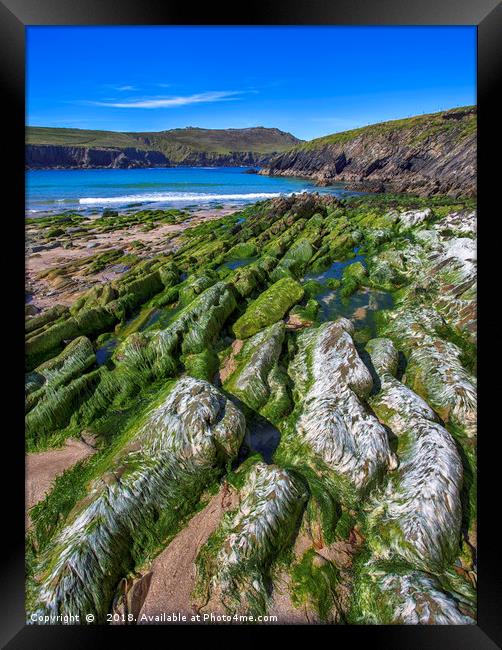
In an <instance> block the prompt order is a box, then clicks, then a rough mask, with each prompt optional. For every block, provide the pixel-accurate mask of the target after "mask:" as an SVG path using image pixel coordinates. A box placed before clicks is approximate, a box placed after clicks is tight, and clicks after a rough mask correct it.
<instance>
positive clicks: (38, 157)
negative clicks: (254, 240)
mask: <svg viewBox="0 0 502 650" xmlns="http://www.w3.org/2000/svg"><path fill="white" fill-rule="evenodd" d="M299 142H300V140H298V139H297V138H295V137H294V136H292V135H291V134H290V133H285V132H284V131H280V130H279V129H270V128H264V127H254V128H248V129H197V128H194V127H187V128H186V129H173V130H171V131H159V132H156V133H155V132H151V133H120V132H115V131H87V130H83V129H56V128H46V127H28V128H27V130H26V167H27V168H28V169H41V168H63V169H64V168H69V169H72V168H95V167H117V168H127V167H158V166H163V167H174V166H179V165H187V166H219V165H221V166H238V165H264V164H266V163H268V162H269V161H270V160H271V158H272V157H273V156H275V155H277V154H278V153H280V152H282V151H285V150H287V149H289V148H291V147H292V146H293V145H295V144H298V143H299Z"/></svg>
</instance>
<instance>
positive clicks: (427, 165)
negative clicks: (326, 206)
mask: <svg viewBox="0 0 502 650" xmlns="http://www.w3.org/2000/svg"><path fill="white" fill-rule="evenodd" d="M266 167H267V169H264V170H262V171H261V172H260V173H262V174H270V175H275V176H303V177H307V178H313V179H315V180H316V181H317V183H318V184H319V185H330V184H331V183H333V182H346V183H347V184H348V186H349V187H350V188H352V189H361V190H365V191H373V192H381V191H387V192H410V193H413V194H418V195H420V196H431V195H434V194H448V195H450V196H475V195H476V108H474V107H467V108H462V109H455V110H451V111H446V112H443V113H436V114H433V115H423V116H418V117H414V118H410V119H407V120H398V121H395V122H385V123H382V124H375V125H373V126H370V127H365V128H362V129H356V130H354V131H348V132H345V133H337V134H334V135H332V136H327V137H325V138H318V139H317V140H312V141H311V142H307V143H304V144H301V145H299V146H295V147H294V148H293V149H291V150H290V151H287V152H285V153H283V154H280V155H278V156H275V157H274V158H273V159H272V160H271V161H270V163H269V164H268V165H266Z"/></svg>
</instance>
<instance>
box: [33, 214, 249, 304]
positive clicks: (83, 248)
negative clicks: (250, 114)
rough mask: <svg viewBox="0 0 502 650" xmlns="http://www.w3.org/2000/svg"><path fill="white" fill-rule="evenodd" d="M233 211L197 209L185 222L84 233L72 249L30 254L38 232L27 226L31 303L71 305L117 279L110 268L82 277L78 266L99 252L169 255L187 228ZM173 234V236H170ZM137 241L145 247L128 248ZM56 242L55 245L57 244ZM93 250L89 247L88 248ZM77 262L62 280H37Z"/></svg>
mask: <svg viewBox="0 0 502 650" xmlns="http://www.w3.org/2000/svg"><path fill="white" fill-rule="evenodd" d="M236 211H237V209H236V208H222V209H220V210H214V209H207V210H196V211H194V212H193V213H191V214H190V216H188V217H187V219H186V220H185V221H183V222H181V223H178V224H162V225H159V226H158V227H156V228H153V229H152V230H150V231H148V232H144V231H143V226H142V225H141V224H138V225H134V226H128V227H124V228H122V229H120V230H114V231H112V232H103V233H99V232H96V233H93V232H90V231H87V232H85V233H82V234H81V236H79V235H76V236H74V237H73V238H72V247H71V248H64V247H63V242H62V241H61V242H60V243H59V245H57V246H55V247H54V248H50V249H45V250H41V251H36V252H31V248H30V247H31V246H32V245H33V243H34V241H35V242H36V239H35V240H34V237H36V233H37V229H36V228H34V227H33V226H28V227H27V229H26V233H27V247H26V248H27V249H26V261H25V286H26V291H27V292H28V293H29V294H30V296H31V297H30V303H31V304H33V305H34V306H35V307H37V308H38V309H46V308H49V307H52V306H53V305H55V304H62V305H71V304H72V303H73V302H74V301H75V300H76V299H77V298H78V297H79V296H80V295H81V294H82V293H84V292H85V291H87V290H89V289H90V288H91V287H92V286H94V285H95V284H96V283H98V282H107V281H110V280H113V279H115V278H118V277H120V274H121V273H120V272H117V271H114V270H113V269H112V267H113V266H114V265H113V263H111V264H110V269H105V270H104V271H101V272H98V273H94V274H92V275H82V274H81V273H80V271H79V268H78V266H77V264H78V263H79V262H82V263H85V261H86V260H91V259H92V258H93V257H94V256H96V255H97V254H99V253H105V252H107V251H111V250H123V251H124V254H126V253H134V255H137V256H138V257H142V258H150V257H153V256H155V255H158V254H168V253H170V252H171V251H174V250H176V248H177V245H178V242H177V237H176V235H177V234H178V233H182V232H183V231H184V230H186V229H187V228H193V227H194V226H197V225H198V224H200V223H203V222H205V221H212V220H214V219H220V218H221V217H224V216H226V215H229V214H232V213H234V212H236ZM173 235H174V237H173ZM138 241H140V242H141V243H142V244H144V246H145V247H144V248H141V249H137V248H135V247H133V246H131V244H132V242H138ZM56 243H58V242H56ZM90 244H92V247H91V248H89V245H90ZM72 263H76V265H75V269H74V270H73V269H72V270H71V271H70V273H69V274H68V275H69V278H68V276H65V279H64V280H62V279H61V278H56V279H55V280H54V281H52V282H51V281H50V280H48V279H47V278H40V277H39V274H40V273H42V272H44V271H49V270H51V269H56V268H59V267H62V266H64V265H66V264H72Z"/></svg>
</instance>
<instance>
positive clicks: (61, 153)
mask: <svg viewBox="0 0 502 650" xmlns="http://www.w3.org/2000/svg"><path fill="white" fill-rule="evenodd" d="M167 163H168V161H167V159H166V157H165V156H164V154H162V153H160V152H159V151H142V150H140V149H133V148H126V149H104V148H103V149H102V148H97V147H66V146H58V145H26V167H28V168H29V169H38V168H58V167H61V168H79V167H80V168H92V167H116V168H125V167H155V166H159V165H166V164H167Z"/></svg>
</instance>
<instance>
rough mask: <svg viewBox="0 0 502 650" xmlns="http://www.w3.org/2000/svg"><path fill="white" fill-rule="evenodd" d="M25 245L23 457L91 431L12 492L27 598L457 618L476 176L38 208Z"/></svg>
mask: <svg viewBox="0 0 502 650" xmlns="http://www.w3.org/2000/svg"><path fill="white" fill-rule="evenodd" d="M89 245H91V246H89ZM27 246H28V248H29V250H30V253H29V256H28V268H27V273H28V287H29V291H30V292H31V293H32V296H31V300H32V302H31V303H28V306H27V309H26V312H27V317H26V444H27V450H28V452H29V456H30V458H31V457H32V458H33V461H34V462H35V460H36V458H35V457H34V455H35V452H37V453H40V452H43V453H49V451H50V453H54V454H58V450H59V449H61V452H62V453H65V454H66V455H68V450H67V444H68V441H69V440H73V439H76V440H78V441H82V440H84V441H85V440H92V453H86V454H83V455H82V457H81V460H79V461H78V462H76V464H74V465H73V466H71V467H68V465H66V464H65V463H66V461H64V462H62V463H61V467H63V466H64V467H66V468H67V469H66V471H65V473H64V474H62V475H60V476H59V477H58V478H56V480H55V482H54V483H52V485H51V486H50V487H47V485H48V484H47V485H46V484H44V490H46V489H48V492H47V494H46V495H45V496H44V498H43V499H42V500H39V501H38V503H37V504H36V505H34V506H33V507H32V508H31V510H30V512H29V516H30V520H31V522H32V523H31V526H30V529H29V531H28V554H27V566H28V589H27V610H28V616H30V615H33V616H35V617H39V619H38V620H40V621H41V622H42V621H43V620H44V618H43V617H44V616H52V615H67V616H83V615H84V614H89V613H92V614H93V615H94V616H95V622H96V623H106V622H109V621H110V620H112V621H113V622H116V623H129V624H135V623H140V622H141V621H140V614H141V613H143V614H145V615H148V616H150V617H151V618H152V619H153V620H152V622H155V620H154V619H155V615H156V614H158V612H160V611H166V609H168V610H169V609H172V610H173V611H179V612H182V613H183V614H184V615H186V616H187V617H190V616H192V615H194V614H214V615H227V616H240V615H244V616H254V617H257V616H263V615H276V616H277V617H278V620H277V622H279V623H287V622H296V623H305V622H309V623H312V622H319V623H334V624H346V623H348V624H380V625H388V624H474V623H475V618H476V613H475V612H476V591H475V588H476V571H477V555H476V553H477V551H476V547H477V541H476V492H475V483H476V481H475V477H476V207H475V203H474V201H473V200H472V199H465V198H463V199H458V200H455V199H452V198H447V197H444V196H443V197H433V198H428V199H424V198H418V197H412V196H398V195H387V194H384V195H370V196H360V197H351V198H347V199H344V200H338V199H336V198H335V197H333V196H330V195H319V194H307V193H305V194H300V195H293V196H291V197H281V198H278V199H272V200H269V201H263V202H260V203H257V204H254V205H250V206H248V207H246V208H244V209H242V210H238V211H230V210H228V211H213V212H212V213H205V214H202V213H187V212H183V211H180V210H170V211H165V210H155V211H153V210H143V211H140V212H137V213H128V214H112V215H111V214H108V215H107V216H102V217H98V218H95V219H86V218H83V217H79V216H77V215H68V214H66V215H55V216H53V217H47V218H44V219H39V220H36V219H31V220H28V223H27ZM37 255H40V257H36V256H37ZM52 291H54V293H53V294H51V295H47V294H50V293H51V292H52ZM30 304H31V305H32V307H31V308H30ZM65 445H66V446H65ZM32 455H33V456H32ZM41 458H42V459H44V457H42V456H41ZM77 459H78V457H76V460H77ZM55 462H56V459H55ZM42 469H43V470H44V473H43V475H44V477H45V478H44V480H45V481H47V478H46V475H47V473H46V471H45V469H44V468H42ZM33 491H34V493H37V494H38V493H40V496H39V497H38V498H39V499H40V498H41V497H42V496H43V491H40V490H38V492H37V489H36V486H34V487H33ZM33 502H34V499H32V501H31V502H30V505H33ZM82 576H85V579H82ZM114 616H115V618H113V617H114ZM148 616H147V619H148ZM110 617H111V618H110ZM147 622H148V621H147ZM188 622H190V619H189V620H188Z"/></svg>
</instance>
